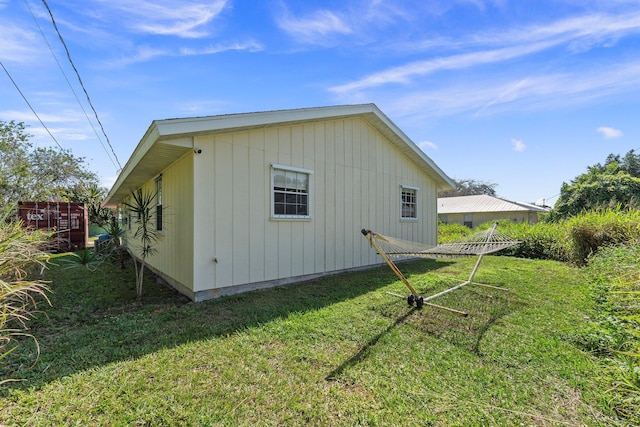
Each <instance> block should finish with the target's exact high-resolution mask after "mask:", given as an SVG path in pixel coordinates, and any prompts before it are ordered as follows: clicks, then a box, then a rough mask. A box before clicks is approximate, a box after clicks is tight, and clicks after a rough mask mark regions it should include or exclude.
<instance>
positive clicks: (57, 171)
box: [0, 121, 98, 206]
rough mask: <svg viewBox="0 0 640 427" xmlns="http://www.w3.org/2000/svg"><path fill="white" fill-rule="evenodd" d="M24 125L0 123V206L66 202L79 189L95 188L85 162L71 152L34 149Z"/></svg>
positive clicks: (92, 175) (12, 122)
mask: <svg viewBox="0 0 640 427" xmlns="http://www.w3.org/2000/svg"><path fill="white" fill-rule="evenodd" d="M25 129H26V128H25V125H24V123H16V122H15V121H11V122H8V123H7V122H4V121H0V205H2V206H7V205H8V204H10V203H15V202H18V201H20V200H25V201H27V200H35V201H37V200H48V199H49V198H51V197H53V198H55V199H57V200H65V201H66V200H68V199H67V198H66V195H67V192H68V191H69V190H70V189H71V188H73V187H74V186H78V185H91V184H95V185H98V177H97V175H96V174H95V173H93V172H90V171H89V170H87V169H86V167H85V164H84V158H82V157H75V156H74V155H73V154H72V153H71V151H70V150H64V149H54V148H36V149H33V145H32V144H31V141H30V138H31V135H29V134H27V133H26V130H25Z"/></svg>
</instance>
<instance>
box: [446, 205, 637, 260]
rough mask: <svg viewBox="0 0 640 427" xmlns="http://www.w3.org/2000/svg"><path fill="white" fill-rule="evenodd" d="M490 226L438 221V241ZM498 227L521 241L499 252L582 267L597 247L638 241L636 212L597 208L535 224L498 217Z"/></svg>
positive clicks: (456, 237) (448, 239) (488, 224)
mask: <svg viewBox="0 0 640 427" xmlns="http://www.w3.org/2000/svg"><path fill="white" fill-rule="evenodd" d="M490 226H491V223H487V224H483V225H480V226H478V227H476V229H474V230H469V229H468V228H466V227H464V226H460V225H457V224H440V226H439V237H440V243H445V242H450V241H454V240H456V239H459V238H460V237H462V236H464V235H465V234H470V233H474V232H476V231H479V230H484V229H487V228H489V227H490ZM465 229H466V230H465ZM498 229H499V230H500V231H501V232H502V233H504V234H507V235H509V236H511V237H513V238H515V239H518V240H520V241H521V242H522V243H521V244H520V245H518V246H515V247H513V248H511V249H507V250H505V251H503V252H502V254H503V255H510V256H516V257H522V258H531V259H548V260H555V261H562V262H569V263H572V264H575V265H578V266H584V265H586V263H587V259H588V258H589V257H590V256H592V255H594V254H595V253H597V252H598V251H599V250H600V249H601V248H605V247H608V246H612V245H620V244H625V243H627V242H634V241H638V240H640V211H638V210H631V209H619V208H618V209H598V210H594V211H588V212H583V213H581V214H578V215H575V216H572V217H570V218H568V219H565V220H560V221H556V222H550V221H543V222H539V223H537V224H535V225H529V224H527V223H513V222H511V221H509V220H501V221H499V227H498Z"/></svg>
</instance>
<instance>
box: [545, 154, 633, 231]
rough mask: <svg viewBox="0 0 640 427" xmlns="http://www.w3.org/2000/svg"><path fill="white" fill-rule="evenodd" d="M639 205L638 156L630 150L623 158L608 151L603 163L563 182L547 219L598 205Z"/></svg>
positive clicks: (597, 207)
mask: <svg viewBox="0 0 640 427" xmlns="http://www.w3.org/2000/svg"><path fill="white" fill-rule="evenodd" d="M639 206H640V156H638V155H636V154H634V150H631V151H629V152H628V153H627V154H626V155H625V156H624V157H623V158H621V157H620V156H619V155H613V154H610V155H609V156H608V157H607V159H606V161H605V163H604V165H601V164H599V163H598V164H596V165H594V166H589V167H587V171H586V172H585V173H583V174H581V175H578V176H577V177H576V178H574V179H573V181H571V183H570V184H567V183H562V187H561V188H560V197H559V198H558V200H557V201H556V204H555V206H554V208H553V211H552V212H551V214H550V217H549V219H550V220H559V219H564V218H567V217H571V216H574V215H577V214H579V213H582V212H585V211H590V210H595V209H600V208H615V209H618V208H621V209H634V208H638V207H639Z"/></svg>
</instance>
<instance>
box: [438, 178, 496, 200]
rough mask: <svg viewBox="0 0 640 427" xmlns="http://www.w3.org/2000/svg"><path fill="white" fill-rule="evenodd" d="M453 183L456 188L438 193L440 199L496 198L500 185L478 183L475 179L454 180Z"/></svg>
mask: <svg viewBox="0 0 640 427" xmlns="http://www.w3.org/2000/svg"><path fill="white" fill-rule="evenodd" d="M453 182H454V183H455V184H456V188H454V189H453V190H447V191H441V192H440V193H438V197H458V196H477V195H481V194H486V195H487V196H492V197H496V187H497V186H498V184H495V183H487V182H482V181H476V180H475V179H463V180H460V181H458V180H456V179H454V180H453Z"/></svg>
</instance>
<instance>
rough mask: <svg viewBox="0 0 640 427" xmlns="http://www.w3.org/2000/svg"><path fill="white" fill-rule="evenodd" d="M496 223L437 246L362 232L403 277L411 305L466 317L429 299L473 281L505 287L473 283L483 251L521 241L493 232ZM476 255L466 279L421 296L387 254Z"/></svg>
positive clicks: (491, 250)
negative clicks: (424, 306) (409, 292)
mask: <svg viewBox="0 0 640 427" xmlns="http://www.w3.org/2000/svg"><path fill="white" fill-rule="evenodd" d="M497 226H498V223H494V224H493V226H492V227H491V228H490V229H488V230H486V231H481V232H478V233H475V234H473V235H471V236H468V237H467V238H465V239H463V240H460V241H458V242H454V243H445V244H442V245H438V246H428V245H424V244H421V243H416V242H411V241H408V240H402V239H397V238H394V237H387V236H383V235H381V234H378V233H375V232H373V231H371V230H366V229H364V228H363V229H362V234H363V235H364V236H365V237H366V238H367V240H369V243H371V246H373V247H374V248H375V249H376V251H377V252H378V254H379V255H380V256H381V257H382V258H383V259H384V260H385V262H386V263H387V264H388V265H389V267H391V269H392V270H393V271H394V272H395V273H396V275H397V276H398V277H399V278H400V280H402V282H403V283H404V284H405V285H406V286H407V288H409V291H411V294H410V295H409V296H408V297H407V303H408V304H409V305H410V306H412V305H413V304H414V303H415V304H416V306H417V308H422V306H423V305H425V304H426V305H429V306H432V307H435V308H440V309H443V310H448V311H451V312H454V313H456V314H459V315H462V316H466V315H467V313H465V312H462V311H459V310H454V309H452V308H449V307H443V306H440V305H436V304H432V303H429V301H431V300H432V299H435V298H438V297H440V296H442V295H445V294H448V293H449V292H452V291H455V290H456V289H460V288H461V287H463V286H466V285H468V284H470V283H473V284H475V285H478V286H485V287H489V288H493V289H499V290H508V289H505V288H499V287H496V286H491V285H485V284H482V283H476V282H474V281H473V278H474V277H475V275H476V272H477V271H478V267H479V266H480V262H481V261H482V257H483V256H484V255H486V254H491V253H494V252H498V251H501V250H503V249H506V248H509V247H511V246H514V245H517V244H518V243H520V242H519V241H518V240H513V239H511V238H510V237H509V236H506V235H504V234H502V233H500V232H498V231H496V227H497ZM476 255H477V256H478V261H476V265H475V267H474V268H473V271H472V272H471V275H470V276H469V280H467V281H465V282H463V283H461V284H459V285H457V286H454V287H452V288H449V289H447V290H445V291H442V292H439V293H437V294H435V295H431V296H429V297H426V298H425V297H422V296H420V295H419V294H418V292H417V291H416V290H415V288H414V287H413V285H412V284H411V283H410V282H409V280H407V278H406V277H405V276H404V274H402V272H401V271H400V269H399V268H398V266H396V264H395V263H394V262H393V261H392V260H391V258H390V257H420V258H458V257H470V256H476ZM389 293H390V294H391V295H394V296H398V297H401V298H404V296H403V295H398V294H393V293H391V292H389Z"/></svg>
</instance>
